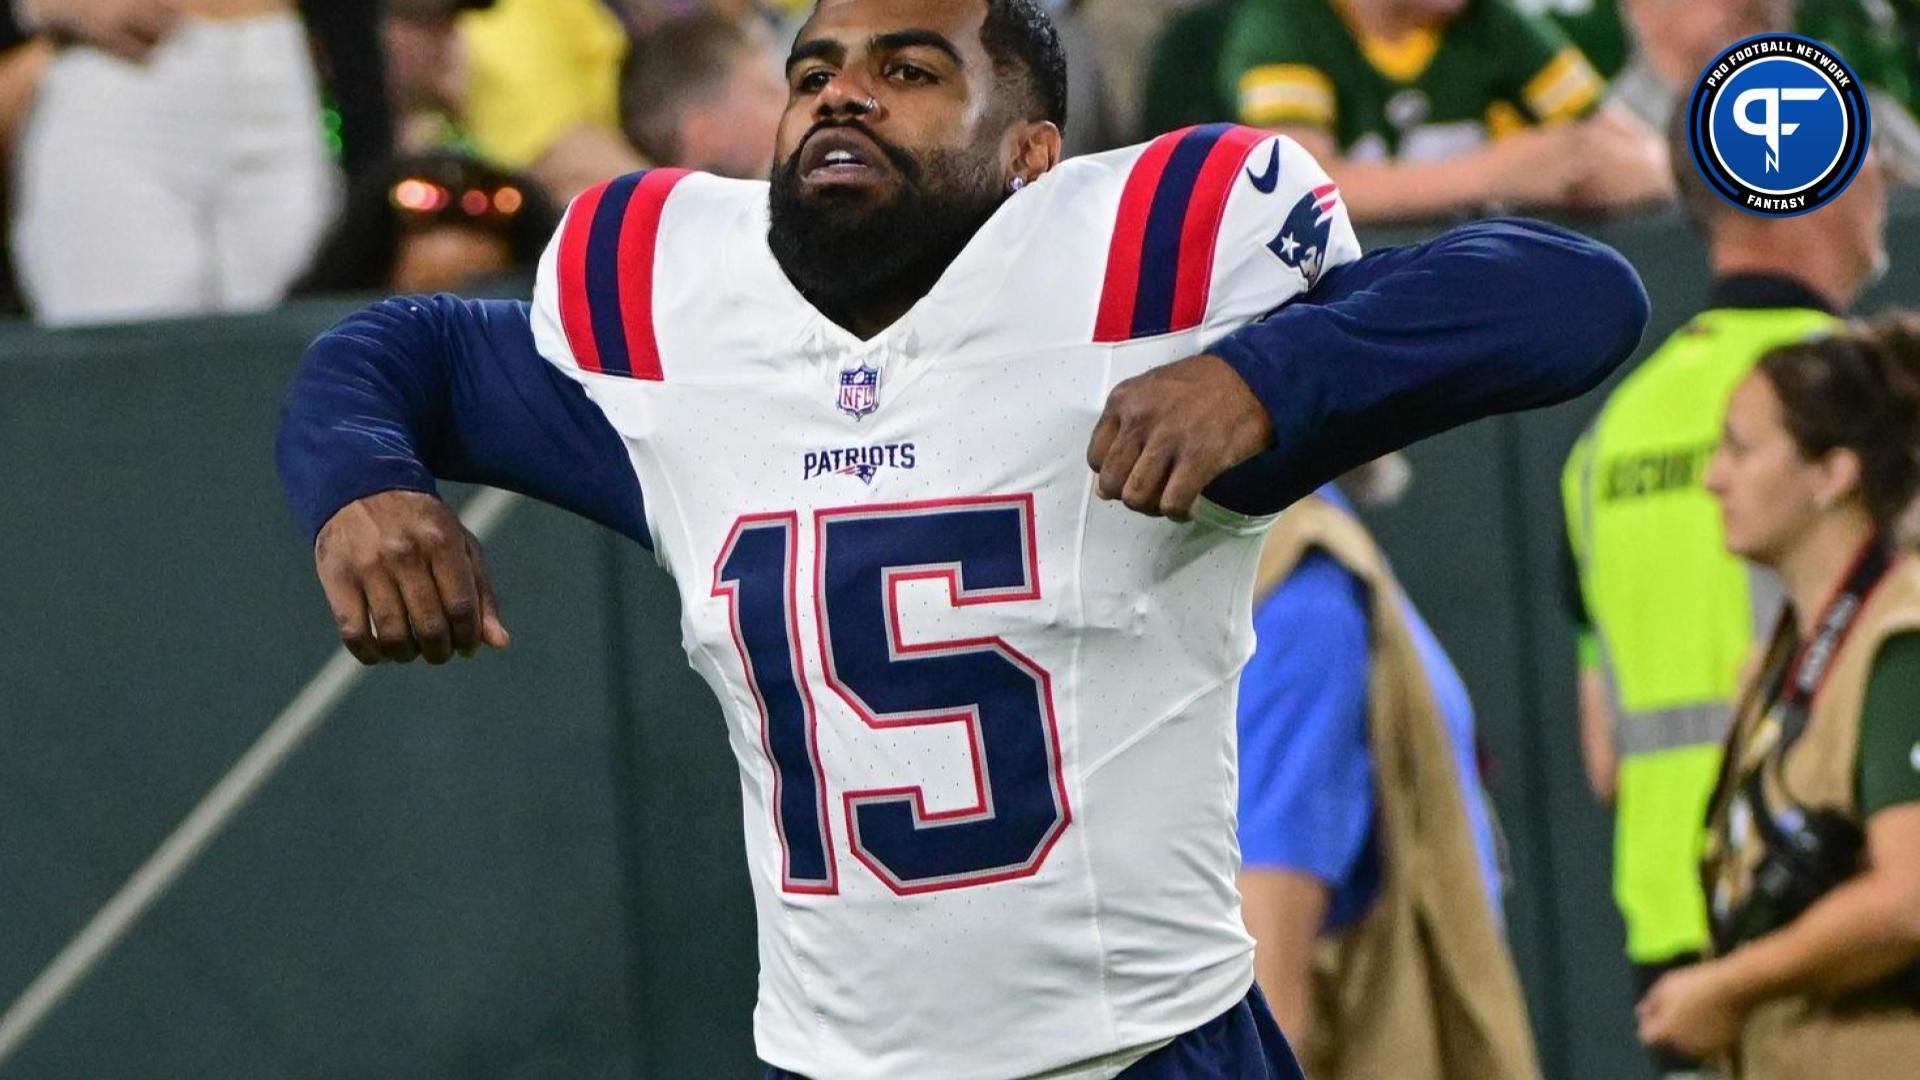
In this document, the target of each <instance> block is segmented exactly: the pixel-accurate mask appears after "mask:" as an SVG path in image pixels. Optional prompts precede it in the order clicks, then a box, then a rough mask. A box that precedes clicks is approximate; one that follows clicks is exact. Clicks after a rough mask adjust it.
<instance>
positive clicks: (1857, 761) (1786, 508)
mask: <svg viewBox="0 0 1920 1080" xmlns="http://www.w3.org/2000/svg"><path fill="white" fill-rule="evenodd" d="M1707 485H1708V487H1709V489H1710V490H1711V491H1712V492H1713V493H1714V495H1715V496H1716V497H1717V498H1718V499H1719V500H1720V504H1721V514H1722V518H1723V521H1724V523H1725V525H1726V537H1727V546H1728V547H1729V548H1730V549H1731V550H1733V552H1734V553H1736V554H1738V555H1741V556H1743V557H1745V558H1747V559H1751V560H1753V561H1754V562H1757V563H1760V564H1762V565H1764V566H1767V567H1770V568H1772V569H1773V570H1774V571H1776V572H1777V573H1778V574H1779V575H1780V578H1781V581H1782V583H1783V584H1784V585H1785V587H1786V590H1787V598H1788V604H1787V609H1786V611H1785V612H1784V613H1783V614H1782V616H1781V619H1780V622H1779V625H1778V627H1777V628H1776V629H1775V631H1774V635H1773V639H1772V643H1771V645H1770V646H1769V648H1768V650H1767V653H1766V655H1765V657H1764V660H1763V662H1762V663H1760V664H1758V665H1757V666H1756V667H1755V670H1754V672H1753V674H1752V676H1751V677H1750V678H1749V679H1748V681H1747V685H1746V687H1745V690H1744V692H1743V694H1742V697H1741V702H1740V705H1739V706H1738V708H1737V712H1736V714H1735V717H1734V725H1733V729H1732V732H1731V734H1730V735H1729V737H1728V744H1727V753H1726V760H1725V764H1724V765H1723V767H1722V770H1721V776H1720V783H1719V788H1718V790H1717V791H1716V793H1715V795H1714V798H1713V802H1712V807H1711V810H1710V811H1709V817H1708V822H1707V842H1706V856H1705V860H1704V862H1703V864H1702V869H1703V875H1704V884H1705V886H1706V892H1707V897H1708V902H1709V908H1710V912H1709V914H1710V917H1711V922H1712V926H1713V937H1714V941H1713V952H1712V958H1710V959H1709V960H1707V961H1706V962H1704V963H1701V964H1697V965H1695V966H1693V967H1689V968H1684V969H1681V970H1679V971H1676V972H1673V973H1671V974H1669V975H1668V976H1666V977H1665V978H1664V979H1662V980H1661V981H1660V982H1658V983H1657V984H1655V986H1654V987H1653V989H1652V990H1651V991H1650V992H1649V993H1648V994H1647V997H1646V999H1645V1000H1644V1001H1643V1002H1641V1005H1640V1035H1641V1038H1642V1039H1644V1040H1645V1041H1647V1042H1648V1043H1650V1044H1653V1045H1659V1046H1666V1047H1670V1048H1672V1049H1675V1050H1679V1051H1682V1052H1685V1053H1690V1054H1694V1055H1696V1056H1702V1057H1708V1056H1719V1057H1722V1058H1724V1059H1726V1063H1727V1065H1728V1068H1729V1070H1730V1073H1731V1075H1732V1076H1733V1077H1734V1078H1736V1080H1823V1078H1827V1077H1832V1078H1835V1080H1838V1078H1843V1077H1844V1078H1847V1080H1855V1078H1864V1077H1895V1076H1916V1075H1920V559H1916V558H1915V557H1914V556H1913V555H1912V554H1910V553H1907V552H1905V551H1901V550H1899V549H1898V548H1896V546H1895V544H1894V541H1893V533H1894V531H1895V530H1896V528H1897V526H1898V525H1899V523H1900V521H1901V519H1902V516H1903V515H1904V514H1905V513H1906V512H1907V510H1908V508H1909V506H1910V505H1911V504H1912V503H1913V501H1914V496H1915V493H1916V491H1920V319H1904V320H1883V321H1881V322H1878V323H1876V324H1872V325H1870V326H1868V327H1866V328H1864V329H1862V330H1860V331H1858V332H1855V333H1843V334H1835V335H1833V336H1830V337H1824V338H1816V339H1814V340H1811V341H1807V342H1803V343H1795V344H1791V345H1785V346H1781V347H1779V348H1776V349H1774V350H1772V351H1771V352H1769V353H1767V354H1766V355H1765V356H1764V357H1763V358H1762V359H1761V361H1760V364H1759V366H1758V368H1757V369H1756V370H1755V371H1754V372H1753V373H1752V374H1751V375H1749V376H1748V377H1747V378H1746V380H1745V381H1744V382H1742V383H1741V384H1740V386H1739V388H1738V389H1737V390H1735V392H1734V394H1733V397H1732V399H1731V401H1730V402H1729V403H1728V408H1727V417H1726V431H1725V435H1724V438H1723V439H1722V442H1721V445H1720V448H1719V451H1718V452H1717V453H1716V454H1715V456H1714V459H1713V463H1712V465H1711V467H1710V469H1709V472H1708V476H1707Z"/></svg>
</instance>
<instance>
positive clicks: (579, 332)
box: [559, 184, 607, 371]
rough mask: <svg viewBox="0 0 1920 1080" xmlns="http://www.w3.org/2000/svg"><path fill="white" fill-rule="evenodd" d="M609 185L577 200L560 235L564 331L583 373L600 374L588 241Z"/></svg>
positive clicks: (602, 185) (561, 326)
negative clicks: (589, 292) (590, 299)
mask: <svg viewBox="0 0 1920 1080" xmlns="http://www.w3.org/2000/svg"><path fill="white" fill-rule="evenodd" d="M606 193H607V185H606V184H595V185H594V186H593V187H590V188H588V189H587V190H585V191H583V192H581V193H580V195H579V196H578V197H577V198H575V199H574V200H573V209H571V210H569V211H567V223H566V226H565V229H564V231H563V232H561V234H560V282H559V288H560V328H561V329H562V330H565V331H566V334H567V345H568V347H570V348H571V349H572V350H573V359H574V361H575V362H576V363H578V364H579V365H580V368H581V370H583V371H599V370H600V346H599V345H598V344H597V343H596V342H595V341H594V339H593V309H592V307H591V305H590V304H589V303H588V300H587V239H588V237H590V236H592V235H593V218H594V215H595V214H596V213H598V212H599V210H600V197H601V196H602V195H605V194H606Z"/></svg>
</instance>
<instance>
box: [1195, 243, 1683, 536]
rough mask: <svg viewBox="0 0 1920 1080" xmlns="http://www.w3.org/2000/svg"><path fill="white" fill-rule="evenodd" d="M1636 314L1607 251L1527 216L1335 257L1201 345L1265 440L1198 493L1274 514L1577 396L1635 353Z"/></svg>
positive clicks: (1635, 299) (1633, 293) (1639, 313)
mask: <svg viewBox="0 0 1920 1080" xmlns="http://www.w3.org/2000/svg"><path fill="white" fill-rule="evenodd" d="M1648 314H1649V307H1648V302H1647V294H1646V290H1645V289H1644V288H1643V287H1642V286H1641V284H1640V278H1639V275H1638V274H1636V273H1634V270H1633V267H1631V266H1629V265H1628V264H1627V262H1626V260H1625V259H1623V258H1621V257H1620V255H1619V254H1618V253H1617V252H1615V251H1614V250H1613V249H1612V248H1609V247H1607V246H1606V245H1605V244H1602V243H1600V242H1598V241H1596V240H1591V239H1589V238H1587V237H1584V236H1581V235H1580V234H1578V233H1574V232H1570V231H1568V230H1566V229H1561V228H1557V227H1555V226H1552V225H1548V224H1545V223H1543V222H1538V221H1529V220H1524V219H1518V218H1504V219H1494V220H1489V221H1482V222H1476V223H1474V224H1471V225H1465V226H1462V227H1460V228H1457V229H1454V230H1452V231H1450V232H1448V233H1446V234H1444V235H1442V236H1440V237H1438V238H1436V239H1434V240H1431V241H1428V242H1426V243H1423V244H1411V245H1407V246H1404V247H1394V248H1383V249H1381V250H1379V251H1376V252H1374V253H1372V254H1370V255H1366V256H1363V257H1362V258H1360V259H1358V260H1356V261H1354V262H1351V263H1348V264H1346V265H1344V266H1339V267H1336V268H1334V269H1332V270H1329V271H1327V274H1326V276H1325V277H1324V278H1323V279H1322V280H1321V282H1320V284H1319V285H1318V286H1317V287H1316V288H1315V289H1314V290H1313V291H1312V292H1309V293H1308V294H1307V295H1305V296H1304V297H1302V298H1301V299H1300V300H1298V301H1296V302H1294V303H1291V304H1288V305H1287V306H1285V307H1283V308H1281V309H1279V310H1278V311H1276V312H1274V313H1273V314H1272V315H1270V316H1268V317H1267V318H1266V319H1264V320H1262V321H1261V322H1258V323H1254V324H1253V325H1251V326H1247V327H1244V328H1242V329H1240V330H1238V331H1236V332H1234V333H1232V334H1229V335H1228V336H1227V337H1226V338H1224V339H1222V340H1221V341H1220V342H1219V343H1217V344H1216V345H1214V347H1213V348H1212V349H1210V350H1208V351H1209V352H1211V353H1213V354H1214V355H1216V356H1219V357H1221V358H1222V359H1224V360H1225V361H1226V362H1227V363H1228V364H1229V365H1231V366H1232V367H1233V369H1234V370H1235V371H1236V372H1238V373H1239V374H1240V377H1241V378H1243V379H1245V380H1246V381H1247V385H1248V386H1249V387H1251V388H1252V390H1253V392H1254V395H1255V396H1256V397H1258V398H1259V399H1260V402H1261V404H1263V405H1265V406H1266V408H1267V412H1268V413H1269V415H1271V416H1272V418H1273V430H1274V445H1273V448H1272V449H1271V450H1269V451H1268V452H1267V453H1264V454H1262V455H1260V456H1258V457H1255V458H1253V459H1252V460H1250V461H1248V462H1246V463H1244V464H1242V465H1240V466H1238V467H1237V468H1234V469H1232V470H1229V471H1228V472H1227V473H1226V474H1225V475H1223V476H1221V477H1220V478H1219V479H1218V480H1216V481H1214V483H1213V485H1212V486H1211V487H1209V488H1208V489H1207V497H1208V498H1209V499H1211V500H1212V501H1213V502H1215V503H1217V504H1219V505H1221V506H1224V507H1226V508H1227V509H1229V510H1234V511H1237V512H1239V513H1243V514H1269V513H1273V512H1276V511H1278V510H1281V509H1284V508H1285V507H1286V506H1288V505H1289V504H1291V503H1293V502H1294V501H1295V500H1297V499H1299V498H1301V497H1302V496H1304V495H1306V494H1308V493H1309V492H1311V491H1313V490H1314V489H1315V488H1317V487H1319V486H1320V485H1321V484H1323V483H1326V482H1327V481H1329V480H1332V479H1333V478H1335V477H1337V476H1339V475H1340V474H1342V473H1344V472H1346V471H1347V470H1348V469H1351V468H1353V467H1354V466H1356V465H1360V464H1363V463H1365V462H1367V461H1371V460H1373V459H1374V458H1376V457H1379V456H1380V455H1381V454H1384V453H1386V452H1388V451H1390V450H1394V449H1398V448H1400V447H1403V446H1406V445H1408V444H1410V443H1413V442H1416V441H1418V440H1420V439H1424V438H1426V437H1428V436H1430V435H1435V434H1438V433H1440V432H1442V431H1445V430H1447V429H1449V428H1452V427H1457V426H1459V425H1461V424H1464V423H1467V422H1469V421H1472V420H1477V419H1480V418H1481V417H1485V416H1491V415H1494V414H1496V413H1503V412H1513V411H1516V410H1520V409H1531V408H1537V407H1540V406H1544V405H1552V404H1555V403H1557V402H1561V401H1566V400H1568V399H1570V398H1573V397H1577V396H1579V395H1580V394H1582V393H1585V392H1586V391H1588V390H1590V389H1592V388H1593V387H1595V386H1597V385H1599V384H1600V382H1601V381H1603V380H1604V379H1605V378H1606V377H1607V375H1608V374H1609V373H1611V372H1612V371H1613V370H1614V369H1615V368H1617V367H1619V366H1620V364H1622V363H1623V362H1625V361H1626V359H1627V357H1628V356H1630V355H1632V353H1633V350H1634V348H1635V347H1636V346H1637V345H1638V344H1639V343H1640V335H1641V332H1642V331H1643V330H1644V329H1645V328H1646V322H1647V316H1648Z"/></svg>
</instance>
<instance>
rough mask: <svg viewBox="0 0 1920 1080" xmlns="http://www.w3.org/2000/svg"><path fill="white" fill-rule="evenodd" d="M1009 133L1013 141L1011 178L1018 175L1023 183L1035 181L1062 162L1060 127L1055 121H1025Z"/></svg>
mask: <svg viewBox="0 0 1920 1080" xmlns="http://www.w3.org/2000/svg"><path fill="white" fill-rule="evenodd" d="M1009 134H1010V137H1011V138H1012V140H1013V154H1012V158H1013V160H1012V161H1011V162H1009V164H1008V170H1009V172H1010V173H1011V175H1010V176H1009V180H1011V179H1013V178H1018V179H1020V180H1021V181H1022V182H1023V186H1024V185H1025V184H1031V183H1032V182H1034V181H1035V180H1038V179H1040V177H1041V176H1042V175H1044V174H1046V173H1047V172H1049V171H1050V170H1052V168H1053V167H1054V166H1055V165H1058V164H1060V129H1059V128H1058V127H1055V126H1054V125H1053V123H1052V122H1051V121H1048V120H1027V121H1023V122H1021V123H1019V124H1015V125H1014V128H1013V131H1012V132H1010V133H1009Z"/></svg>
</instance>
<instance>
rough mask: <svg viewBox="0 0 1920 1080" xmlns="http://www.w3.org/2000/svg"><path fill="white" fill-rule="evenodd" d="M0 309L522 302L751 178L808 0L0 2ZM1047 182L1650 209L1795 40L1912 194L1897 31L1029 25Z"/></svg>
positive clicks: (1603, 18)
mask: <svg viewBox="0 0 1920 1080" xmlns="http://www.w3.org/2000/svg"><path fill="white" fill-rule="evenodd" d="M11 4H12V7H11V10H10V11H8V12H7V14H6V15H3V16H0V44H5V45H6V46H7V47H6V48H5V51H4V52H0V151H4V157H5V160H7V161H8V162H9V165H10V167H9V168H8V169H7V170H6V175H5V184H6V189H7V190H6V195H7V200H6V205H7V207H8V212H9V220H8V229H7V231H6V243H7V247H8V259H7V264H8V265H9V266H10V267H11V269H12V272H13V277H12V280H11V282H9V283H8V284H7V285H6V286H5V287H4V288H0V310H7V311H13V312H26V313H29V314H31V315H32V316H33V317H34V318H36V319H38V320H40V321H42V322H44V323H47V324H56V325H57V324H74V323H87V322H101V321H118V320H126V319H137V318H143V317H152V316H163V315H184V314H198V313H209V312H221V311H230V310H237V309H246V308H254V307H261V306H265V305H268V304H271V303H273V302H274V301H276V300H279V299H281V298H283V297H285V296H288V295H299V294H311V293H316V292H328V291H343V290H344V291H353V290H380V289H397V290H422V289H436V288H443V287H450V286H457V285H460V284H462V283H463V282H466V281H470V280H473V279H474V278H476V277H485V276H488V275H493V274H499V273H503V272H504V273H509V274H511V273H513V272H516V271H519V272H524V271H525V270H526V269H527V267H528V266H529V265H530V263H531V262H532V260H533V259H534V258H535V257H536V255H537V252H538V250H539V249H540V246H541V243H542V239H543V237H544V235H545V234H546V233H547V232H548V231H549V229H550V228H551V227H552V225H553V223H554V220H555V214H556V212H557V208H559V207H563V206H564V205H565V203H566V200H568V199H569V198H571V197H572V196H573V195H574V194H576V193H577V192H579V191H580V190H582V189H583V188H585V187H586V186H588V185H590V184H592V183H594V182H597V181H599V180H602V179H606V178H608V177H611V176H614V175H618V174H620V173H622V172H626V171H629V170H631V169H634V168H636V167H639V166H641V165H643V164H645V163H656V164H672V165H682V166H688V167H692V168H698V169H705V170H709V171H713V172H718V173H723V174H727V175H733V176H758V175H762V174H764V172H765V170H766V168H767V165H768V158H769V154H768V151H767V147H768V146H769V145H770V142H771V132H772V131H773V126H774V123H775V118H776V116H777V113H778V111H779V109H780V108H781V105H782V101H783V98H784V84H783V80H782V78H781V75H780V71H779V63H778V59H779V57H780V56H781V55H782V50H783V49H784V47H785V45H786V43H787V41H788V40H789V39H790V36H791V34H792V33H793V31H794V30H795V28H796V27H797V25H798V23H799V21H800V20H801V19H802V18H804V15H805V11H806V9H807V7H808V6H809V5H808V4H807V3H806V2H805V0H11ZM1047 6H1049V7H1050V8H1052V9H1054V10H1053V14H1054V17H1055V19H1056V20H1057V22H1058V24H1059V26H1060V28H1061V31H1062V34H1063V36H1064V37H1065V38H1066V39H1067V45H1068V50H1069V55H1070V56H1071V58H1072V60H1073V67H1074V70H1073V73H1072V74H1073V86H1072V95H1071V97H1072V100H1073V101H1074V103H1075V104H1074V115H1073V120H1072V123H1071V124H1070V130H1069V132H1068V150H1069V152H1086V151H1091V150H1098V149H1105V148H1109V147H1113V146H1119V145H1124V144H1126V143H1130V142H1134V141H1137V140H1139V139H1141V138H1144V137H1147V136H1151V135H1153V134H1157V133H1159V132H1162V131H1166V130H1171V129H1173V128H1176V127H1180V126H1184V125H1186V124H1190V123H1200V122H1209V121H1218V120H1237V121H1240V122H1243V123H1248V124H1253V125H1257V126H1263V127H1272V128H1277V129H1281V130H1285V131H1287V132H1289V133H1290V134H1293V135H1294V136H1296V137H1297V138H1299V139H1300V140H1301V141H1302V142H1303V143H1304V144H1306V145H1307V146H1308V147H1309V148H1311V149H1312V150H1314V151H1315V152H1316V153H1317V154H1318V155H1319V156H1320V157H1321V159H1322V160H1323V161H1325V162H1327V163H1328V164H1329V166H1330V168H1331V171H1332V172H1333V173H1334V175H1335V178H1336V179H1337V180H1338V181H1339V182H1340V183H1341V185H1342V189H1343V191H1344V192H1345V196H1346V198H1347V201H1348V203H1349V205H1350V207H1351V209H1352V211H1353V213H1354V215H1355V216H1356V218H1357V219H1359V220H1360V221H1361V222H1362V223H1365V222H1370V221H1373V222H1377V221H1384V220H1394V219H1416V220H1431V219H1436V218H1446V217H1452V216H1458V215H1465V214H1473V213H1477V212H1480V211H1483V210H1486V209H1489V208H1518V209H1532V210H1546V211H1551V210H1565V211H1574V212H1588V213H1597V212H1606V211H1610V210H1614V209H1617V208H1620V207H1626V206H1633V205H1637V204H1642V203H1646V202H1650V201H1654V200H1659V199H1662V198H1665V197H1667V196H1668V194H1669V192H1670V188H1671V185H1670V181H1669V178H1668V177H1669V173H1668V169H1667V167H1666V161H1665V152H1664V149H1663V140H1662V139H1661V138H1660V137H1659V131H1660V129H1661V128H1662V126H1663V125H1664V124H1665V122H1666V118H1667V115H1668V113H1669V112H1670V110H1671V106H1672V102H1673V99H1674V96H1675V94H1676V93H1678V92H1681V91H1683V90H1684V89H1685V88H1687V87H1688V86H1689V85H1690V84H1691V81H1692V80H1693V78H1694V77H1695V76H1696V74H1697V73H1698V71H1699V70H1700V68H1701V66H1702V65H1703V63H1704V61H1705V59H1706V58H1707V57H1708V56H1709V55H1710V54H1711V53H1712V52H1713V51H1714V50H1715V49H1716V48H1718V47H1719V46H1721V45H1724V44H1725V43H1727V42H1729V41H1732V40H1735V39H1738V38H1740V37H1743V36H1746V35H1748V34H1750V33H1754V32H1757V31H1761V30H1766V29H1773V28H1790V29H1797V30H1799V31H1801V32H1804V33H1807V34H1809V35H1811V36H1814V37H1817V38H1819V39H1821V40H1824V41H1827V42H1829V43H1831V44H1832V45H1834V46H1835V47H1836V48H1837V49H1838V50H1839V51H1840V52H1841V54H1842V55H1843V56H1844V57H1846V58H1847V59H1848V60H1849V61H1850V62H1851V63H1852V64H1853V65H1854V67H1855V68H1856V70H1857V71H1858V72H1859V73H1860V75H1861V77H1862V78H1863V80H1864V81H1866V82H1868V83H1869V84H1871V86H1872V87H1873V90H1874V98H1873V100H1874V127H1875V135H1876V140H1877V142H1878V143H1879V145H1880V147H1881V159H1882V164H1883V165H1884V166H1885V167H1887V168H1888V169H1889V171H1890V173H1891V175H1892V176H1893V178H1894V179H1895V180H1896V182H1905V181H1908V180H1911V179H1914V178H1916V177H1920V127H1916V125H1915V124H1914V123H1913V120H1912V116H1911V112H1910V110H1911V109H1912V108H1913V106H1914V104H1915V102H1916V97H1917V96H1920V5H1908V4H1905V3H1904V2H1903V3H1901V4H1900V6H1894V5H1892V4H1890V3H1889V2H1888V0H1805V2H1802V3H1798V4H1795V3H1792V2H1791V0H1054V2H1052V3H1050V4H1048V5H1047Z"/></svg>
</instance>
